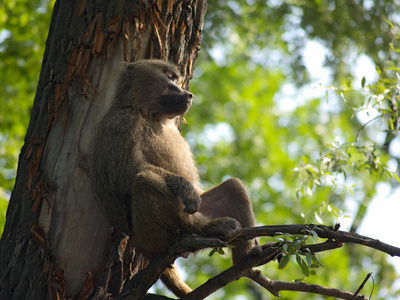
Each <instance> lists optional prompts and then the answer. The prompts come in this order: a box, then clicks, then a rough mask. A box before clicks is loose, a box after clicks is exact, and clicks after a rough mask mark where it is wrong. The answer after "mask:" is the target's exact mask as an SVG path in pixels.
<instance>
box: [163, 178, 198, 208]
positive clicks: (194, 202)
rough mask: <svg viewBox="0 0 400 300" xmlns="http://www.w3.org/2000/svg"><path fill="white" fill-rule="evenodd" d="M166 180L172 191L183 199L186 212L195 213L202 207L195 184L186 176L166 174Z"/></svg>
mask: <svg viewBox="0 0 400 300" xmlns="http://www.w3.org/2000/svg"><path fill="white" fill-rule="evenodd" d="M164 176H165V177H164V178H165V182H166V184H167V186H168V187H169V188H170V189H171V191H172V192H173V193H174V194H175V195H177V196H178V197H179V198H181V199H182V201H183V205H185V208H184V209H183V211H184V212H186V213H188V214H194V213H195V212H196V211H197V209H198V208H199V207H200V204H201V198H200V196H199V194H198V193H197V192H196V190H195V189H194V187H193V185H192V184H191V183H190V182H189V181H188V180H187V179H185V178H183V177H181V176H177V175H175V174H169V173H168V174H165V175H164Z"/></svg>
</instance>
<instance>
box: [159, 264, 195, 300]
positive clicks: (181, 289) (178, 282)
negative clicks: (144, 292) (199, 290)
mask: <svg viewBox="0 0 400 300" xmlns="http://www.w3.org/2000/svg"><path fill="white" fill-rule="evenodd" d="M161 280H162V282H163V283H164V284H165V285H166V286H167V288H168V289H169V290H170V291H171V292H173V293H174V294H175V295H176V296H177V297H179V298H182V297H184V296H186V295H187V294H189V293H190V292H191V291H192V289H191V288H190V287H189V286H188V285H187V284H186V283H185V282H184V281H183V280H182V278H181V277H180V276H179V273H178V270H177V269H176V267H175V264H174V265H172V266H171V267H170V268H166V269H165V271H164V273H162V275H161Z"/></svg>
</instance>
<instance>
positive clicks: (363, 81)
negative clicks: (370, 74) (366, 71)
mask: <svg viewBox="0 0 400 300" xmlns="http://www.w3.org/2000/svg"><path fill="white" fill-rule="evenodd" d="M365 81H366V79H365V76H364V77H363V78H362V79H361V87H362V88H364V86H365Z"/></svg>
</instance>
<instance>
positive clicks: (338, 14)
mask: <svg viewBox="0 0 400 300" xmlns="http://www.w3.org/2000/svg"><path fill="white" fill-rule="evenodd" d="M3 2H4V4H5V5H3V6H1V7H0V67H1V69H2V70H3V71H2V72H1V73H0V97H1V99H0V105H1V107H0V189H1V190H0V198H3V199H5V198H7V194H9V193H10V191H11V189H12V186H13V182H14V177H15V170H16V161H17V155H18V152H19V149H20V147H21V145H22V139H23V136H24V134H25V131H26V127H27V124H28V116H29V110H30V107H31V104H32V100H33V97H34V91H35V88H36V84H37V78H38V75H39V68H40V61H41V57H42V55H43V49H44V44H45V37H46V34H45V33H47V31H48V24H49V20H50V14H51V9H49V8H50V7H52V1H51V3H48V2H47V1H41V0H35V1H18V2H15V1H8V0H6V1H3ZM398 9H399V7H398V2H397V1H395V0H379V1H374V2H373V4H372V1H334V0H319V1H311V0H306V1H289V0H282V1H279V0H277V1H261V0H249V1H246V3H244V2H243V1H239V0H230V1H209V3H208V12H207V14H206V18H207V20H206V24H205V27H204V31H203V33H204V42H203V47H202V49H203V50H202V51H201V52H200V57H199V59H198V61H197V62H196V70H195V78H194V79H193V80H192V81H191V91H192V92H193V93H194V94H195V98H194V106H193V108H192V109H191V110H190V111H189V113H188V115H187V117H186V119H187V121H188V123H189V126H188V127H184V129H183V131H184V133H185V135H186V137H187V139H188V141H189V142H190V144H191V146H192V147H193V149H194V152H195V155H196V158H197V162H198V165H199V169H200V172H201V177H202V179H203V183H204V187H206V188H207V187H211V186H213V185H215V184H217V183H219V182H221V181H222V180H224V179H226V178H227V177H230V176H235V177H239V178H241V179H242V180H243V181H244V183H245V185H246V187H248V191H249V193H250V195H251V198H252V200H253V203H254V209H255V212H256V218H257V220H258V222H259V224H291V223H304V222H314V223H325V224H328V225H330V224H332V223H335V222H336V221H337V220H338V217H343V216H345V215H346V214H347V211H348V210H349V207H352V211H353V213H354V217H353V219H352V225H351V230H357V228H358V225H359V224H360V222H361V220H362V219H363V217H364V214H365V211H366V208H367V207H368V204H369V203H370V201H371V199H372V198H373V196H374V195H375V194H376V186H377V185H378V184H379V183H381V182H387V183H389V184H392V185H393V186H395V185H396V184H397V181H398V176H399V175H398V172H397V171H398V170H397V166H398V159H399V157H397V156H396V155H395V153H393V152H392V151H390V149H391V147H392V146H391V145H394V143H395V142H396V141H397V142H398V139H399V138H398V126H399V125H398V121H399V115H398V108H399V86H398V85H399V84H398V82H399V78H398V74H399V73H400V71H399V69H398V68H399V53H400V50H399V49H400V46H399V44H398V43H399V39H400V35H399V33H398V29H397V28H395V26H394V25H393V24H395V23H396V22H394V21H393V22H392V23H393V24H392V23H391V22H390V21H385V20H393V19H395V18H396V12H397V11H398ZM311 41H312V42H315V43H318V44H320V45H322V46H323V48H324V49H325V51H326V52H325V54H324V55H325V61H324V67H325V70H326V72H327V73H328V74H329V75H330V77H329V81H330V84H329V85H330V86H329V87H323V86H322V85H321V86H320V87H319V88H317V89H312V88H311V87H310V85H309V83H310V82H312V81H313V76H314V75H313V74H310V73H309V70H308V69H307V59H306V56H307V51H306V50H307V49H309V48H308V46H309V44H310V42H311ZM360 55H364V56H366V57H369V58H370V59H371V60H372V61H373V63H374V64H375V65H376V66H377V67H376V70H377V78H378V79H377V81H376V82H373V81H371V80H370V79H368V78H370V77H369V76H367V75H371V74H363V75H364V77H361V78H360V79H359V80H356V79H355V78H356V75H357V74H356V73H355V71H354V70H355V69H356V62H357V60H358V58H359V57H360ZM320 80H322V79H320V78H318V81H317V82H321V81H320ZM293 90H295V92H291V91H293ZM382 126H384V127H382ZM380 136H381V138H380V139H378V138H377V137H380ZM382 137H383V138H382ZM388 166H390V168H388ZM393 166H394V167H393ZM4 211H5V200H2V199H0V228H2V222H4V219H3V218H2V216H3V215H5V214H4V213H3V212H4ZM302 239H303V237H290V236H285V235H283V241H282V242H284V243H285V244H286V245H288V246H287V247H289V245H295V244H296V243H298V242H302V241H303V240H302ZM263 242H264V239H263ZM289 250H290V247H289V248H288V253H287V254H288V255H289V254H293V255H294V257H295V260H296V259H297V263H289V264H287V265H286V267H285V268H284V269H283V270H280V268H279V266H280V267H281V268H282V266H284V264H285V263H287V262H289V260H288V258H283V260H281V263H276V264H269V265H268V266H265V267H263V268H262V272H263V273H264V274H267V275H268V277H270V278H273V279H279V280H289V281H290V280H294V279H297V278H304V276H305V274H304V273H305V272H306V273H307V269H308V271H310V270H312V271H315V272H316V275H315V276H310V277H307V278H305V281H307V282H311V283H318V284H321V285H328V286H331V287H340V288H342V289H346V290H351V291H354V290H356V289H357V288H358V285H359V284H360V283H361V282H362V280H363V279H364V277H365V275H366V274H367V273H369V272H371V271H374V278H375V292H374V299H385V298H389V297H388V295H392V296H393V297H394V295H396V294H398V293H399V291H397V290H396V289H395V287H393V288H392V281H393V280H394V279H395V276H396V275H395V273H394V271H393V267H392V266H391V265H389V264H388V262H387V260H386V258H385V256H383V255H381V254H379V253H375V252H371V251H370V250H365V249H360V248H358V247H344V248H342V249H340V250H335V251H331V252H329V253H323V254H320V255H318V256H317V257H316V259H317V260H318V262H319V263H320V264H321V265H322V267H321V265H320V267H319V268H318V269H315V268H314V266H316V261H314V259H315V258H313V257H312V256H311V257H310V256H307V254H305V256H303V257H304V259H303V258H302V257H300V256H298V255H299V254H298V253H296V252H295V251H294V252H293V251H292V252H290V251H289ZM292 250H293V248H292ZM215 251H216V252H219V251H218V249H215ZM284 257H289V256H284ZM297 257H298V258H297ZM282 261H283V262H282ZM179 263H180V264H181V265H183V266H185V265H186V266H187V268H186V270H187V271H186V276H187V281H188V282H189V283H190V284H191V285H192V286H197V285H198V284H199V283H200V282H204V281H206V280H207V278H209V277H210V276H212V275H215V274H216V273H217V272H219V271H222V270H223V269H224V268H227V267H228V266H230V264H231V261H230V258H229V255H227V256H221V255H213V256H212V257H209V256H208V253H203V254H198V255H197V256H196V258H190V259H189V260H183V259H180V260H179ZM298 265H300V266H302V267H303V268H299V267H298ZM311 267H312V268H311ZM311 273H313V272H311ZM332 274H333V275H332ZM385 288H386V290H385ZM364 289H365V291H367V292H366V293H368V292H369V291H370V290H371V289H372V284H371V283H368V284H367V286H366V287H365V288H364ZM252 295H253V296H252ZM261 295H262V292H260V290H259V288H258V287H256V286H253V285H250V284H249V283H248V282H246V281H245V280H240V281H239V282H237V283H235V284H231V285H229V286H227V288H225V289H224V291H218V292H217V293H216V295H215V298H213V299H219V298H226V299H235V297H236V298H239V297H240V296H243V297H246V299H252V297H253V298H254V299H263V298H262V296H261ZM283 296H284V298H285V299H313V296H311V295H301V294H298V293H290V292H287V293H285V294H284V295H283ZM257 297H258V298H257Z"/></svg>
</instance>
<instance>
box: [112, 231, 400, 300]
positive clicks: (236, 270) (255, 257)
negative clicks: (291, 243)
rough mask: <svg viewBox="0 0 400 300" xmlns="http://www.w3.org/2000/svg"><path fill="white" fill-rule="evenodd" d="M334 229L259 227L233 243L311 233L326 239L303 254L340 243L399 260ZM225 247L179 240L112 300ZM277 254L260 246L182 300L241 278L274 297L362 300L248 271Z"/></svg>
mask: <svg viewBox="0 0 400 300" xmlns="http://www.w3.org/2000/svg"><path fill="white" fill-rule="evenodd" d="M337 229H338V225H337V226H336V227H335V228H333V227H328V226H316V225H282V226H259V227H253V228H246V229H244V230H243V231H242V232H241V233H240V234H239V235H238V236H237V237H236V238H235V241H241V240H243V241H245V240H249V239H253V238H255V237H258V236H276V235H282V234H284V233H289V234H301V235H304V234H310V233H311V230H312V231H315V232H316V233H317V234H318V236H319V237H320V238H327V239H328V240H327V241H326V242H324V243H320V244H314V245H305V246H304V247H303V248H304V250H305V251H306V249H307V250H309V251H311V252H312V253H316V252H321V251H327V250H330V249H335V248H338V247H341V246H342V243H355V244H361V245H364V246H367V247H371V248H374V249H377V250H380V251H382V252H385V253H388V254H390V255H392V256H394V255H396V256H400V249H399V248H396V247H393V246H390V245H387V244H385V243H382V242H380V241H378V240H374V239H371V238H368V237H365V236H361V235H358V234H355V233H349V232H344V231H338V230H337ZM225 246H226V243H225V242H222V241H220V240H218V239H215V238H207V237H196V236H190V235H184V236H182V237H181V238H180V239H179V240H177V241H175V242H174V243H172V244H171V247H169V250H168V252H166V253H164V254H161V255H158V256H157V257H155V258H154V259H153V260H152V261H151V262H150V264H149V265H148V267H147V268H146V269H145V270H143V271H141V272H140V273H139V274H137V275H136V276H134V277H133V279H132V280H131V281H130V282H129V283H128V284H127V285H126V286H125V288H124V291H123V293H122V294H121V295H119V296H118V297H116V298H115V299H138V298H140V297H143V296H145V295H146V292H147V290H148V289H149V288H150V287H151V286H152V285H153V284H154V283H155V281H156V280H157V279H158V278H159V276H160V275H161V273H162V272H163V270H164V269H165V268H166V267H167V266H169V265H171V264H173V262H174V261H175V259H176V258H177V257H179V256H181V255H182V254H183V253H185V252H195V251H198V250H200V249H204V248H210V247H211V248H212V247H225ZM280 253H281V244H280V243H275V244H271V245H267V246H264V247H263V249H262V250H258V251H254V253H252V255H251V256H249V257H248V258H247V259H244V260H243V261H242V262H241V263H240V264H237V265H234V266H232V267H230V268H229V269H227V270H225V271H223V272H222V273H220V274H218V275H217V276H215V277H213V278H210V279H209V280H208V281H207V282H205V283H204V284H202V285H201V286H199V287H198V288H197V289H195V290H194V291H192V292H191V293H189V294H188V295H186V296H185V297H184V298H182V299H186V300H188V299H203V298H205V297H207V296H209V295H210V294H212V293H213V292H215V291H217V290H218V289H220V288H222V287H224V286H225V285H227V284H228V283H230V282H233V281H236V280H238V279H239V278H241V277H243V276H244V277H248V278H250V279H252V280H253V281H255V282H257V283H258V284H259V285H261V286H263V287H264V288H265V289H266V290H268V291H269V292H270V293H271V294H273V295H274V296H276V297H278V296H279V291H283V290H290V291H299V292H308V293H315V294H321V295H325V296H331V297H336V298H340V299H366V298H364V296H360V295H357V293H356V294H352V293H349V292H345V291H341V290H338V289H332V288H327V287H322V286H319V285H313V284H305V283H296V282H283V281H273V280H271V279H268V278H267V277H265V276H263V275H262V274H261V273H260V272H259V271H255V270H253V269H252V268H253V267H255V266H259V265H264V264H267V263H269V262H270V261H272V260H274V258H276V257H277V255H279V254H280ZM145 298H146V299H147V298H149V299H157V298H158V299H161V298H159V297H158V296H157V295H147V296H145ZM163 299H167V298H163Z"/></svg>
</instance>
